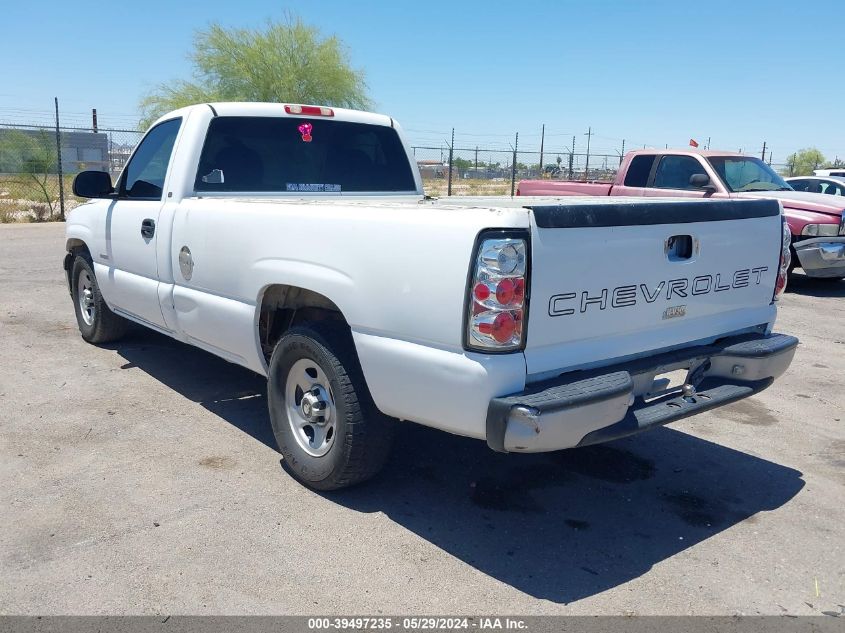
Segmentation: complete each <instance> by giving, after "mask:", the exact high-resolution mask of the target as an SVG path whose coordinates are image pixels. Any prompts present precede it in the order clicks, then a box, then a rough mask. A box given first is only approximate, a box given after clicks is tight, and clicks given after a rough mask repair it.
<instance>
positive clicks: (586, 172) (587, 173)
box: [584, 127, 593, 181]
mask: <svg viewBox="0 0 845 633" xmlns="http://www.w3.org/2000/svg"><path fill="white" fill-rule="evenodd" d="M592 136H593V128H592V127H588V128H587V134H586V137H587V162H586V163H584V180H585V181H587V180H589V179H590V139H591V138H592Z"/></svg>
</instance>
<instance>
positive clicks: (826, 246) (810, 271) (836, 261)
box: [794, 237, 845, 277]
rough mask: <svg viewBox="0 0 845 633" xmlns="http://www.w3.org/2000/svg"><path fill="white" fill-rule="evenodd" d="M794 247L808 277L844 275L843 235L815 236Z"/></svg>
mask: <svg viewBox="0 0 845 633" xmlns="http://www.w3.org/2000/svg"><path fill="white" fill-rule="evenodd" d="M794 247H795V252H796V253H797V254H798V262H799V263H800V265H801V268H803V269H804V272H805V273H806V275H807V276H808V277H845V237H816V238H813V239H810V240H803V241H801V242H797V243H795V244H794Z"/></svg>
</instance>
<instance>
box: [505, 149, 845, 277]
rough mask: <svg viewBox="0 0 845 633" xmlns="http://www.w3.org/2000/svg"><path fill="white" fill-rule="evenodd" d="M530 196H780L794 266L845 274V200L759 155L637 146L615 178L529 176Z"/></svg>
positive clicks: (811, 273)
mask: <svg viewBox="0 0 845 633" xmlns="http://www.w3.org/2000/svg"><path fill="white" fill-rule="evenodd" d="M517 195H525V196H539V195H545V196H584V195H587V196H637V197H651V196H681V197H691V198H729V199H737V198H754V199H758V198H775V199H777V200H780V201H781V203H782V204H783V209H784V216H785V217H786V221H787V223H788V224H789V227H790V230H791V232H792V251H791V254H792V256H793V260H792V261H793V266H794V265H796V264H797V265H800V266H801V268H802V269H803V270H804V273H805V274H806V275H807V276H808V277H815V278H819V279H828V280H831V281H838V280H840V279H842V278H843V277H845V214H843V208H845V199H843V200H834V199H832V198H831V197H830V196H826V195H824V194H820V193H805V192H803V191H794V190H793V189H792V187H790V186H789V184H787V183H786V182H785V181H784V180H783V179H782V178H781V177H780V176H778V175H777V174H776V173H775V172H774V171H772V168H771V167H769V166H768V165H766V163H764V162H763V161H762V160H760V159H759V158H754V157H752V156H744V155H742V154H732V153H729V152H717V151H703V150H691V149H690V150H665V151H663V150H659V151H658V150H636V151H633V152H629V153H627V154H626V155H625V157H624V159H623V160H622V164H621V165H620V166H619V171H618V172H617V173H616V179H615V180H614V181H613V182H612V183H610V182H608V183H600V182H567V181H560V180H523V181H521V182H520V183H519V189H518V190H517Z"/></svg>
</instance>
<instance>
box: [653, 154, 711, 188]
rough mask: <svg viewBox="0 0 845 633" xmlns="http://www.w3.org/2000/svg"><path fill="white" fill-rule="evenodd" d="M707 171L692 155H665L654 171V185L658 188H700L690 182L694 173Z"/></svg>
mask: <svg viewBox="0 0 845 633" xmlns="http://www.w3.org/2000/svg"><path fill="white" fill-rule="evenodd" d="M704 173H707V172H705V170H704V167H702V165H701V163H699V162H698V160H697V159H695V158H693V157H692V156H664V157H663V158H661V159H660V164H659V165H658V166H657V171H655V173H654V184H653V185H652V186H653V187H655V188H657V189H698V187H693V186H692V185H690V184H689V179H690V176H692V175H693V174H704Z"/></svg>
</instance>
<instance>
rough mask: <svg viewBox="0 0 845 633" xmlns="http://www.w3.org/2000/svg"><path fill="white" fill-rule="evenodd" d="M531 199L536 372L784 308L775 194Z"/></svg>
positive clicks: (748, 323)
mask: <svg viewBox="0 0 845 633" xmlns="http://www.w3.org/2000/svg"><path fill="white" fill-rule="evenodd" d="M529 208H530V209H531V215H532V221H531V290H530V292H531V297H530V310H529V314H528V331H527V339H526V349H525V358H526V364H527V371H528V374H529V380H538V379H541V378H547V377H549V376H551V375H555V374H559V373H561V372H562V371H565V370H571V369H577V368H584V367H591V366H596V365H602V364H608V363H610V362H613V361H614V360H618V359H622V358H628V357H635V356H638V355H645V354H648V353H653V352H655V351H657V350H665V349H669V348H673V347H681V346H686V345H691V344H693V343H694V342H712V341H713V340H715V339H716V338H719V337H721V336H724V335H726V334H729V333H734V332H739V331H742V330H746V329H749V330H750V329H752V328H754V327H757V326H761V325H762V326H764V327H765V325H766V324H768V323H770V322H771V321H772V320H773V319H774V315H775V308H774V306H773V305H772V294H773V291H774V287H775V282H776V279H777V272H778V264H779V253H780V243H781V231H782V228H781V217H780V216H781V206H780V203H779V202H777V201H775V200H718V201H713V200H688V199H674V200H673V199H653V198H652V199H650V200H647V201H643V200H632V199H613V198H607V199H604V200H591V201H590V200H587V201H585V200H579V201H573V203H572V204H567V203H558V204H555V205H554V206H539V205H534V206H531V207H529Z"/></svg>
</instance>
